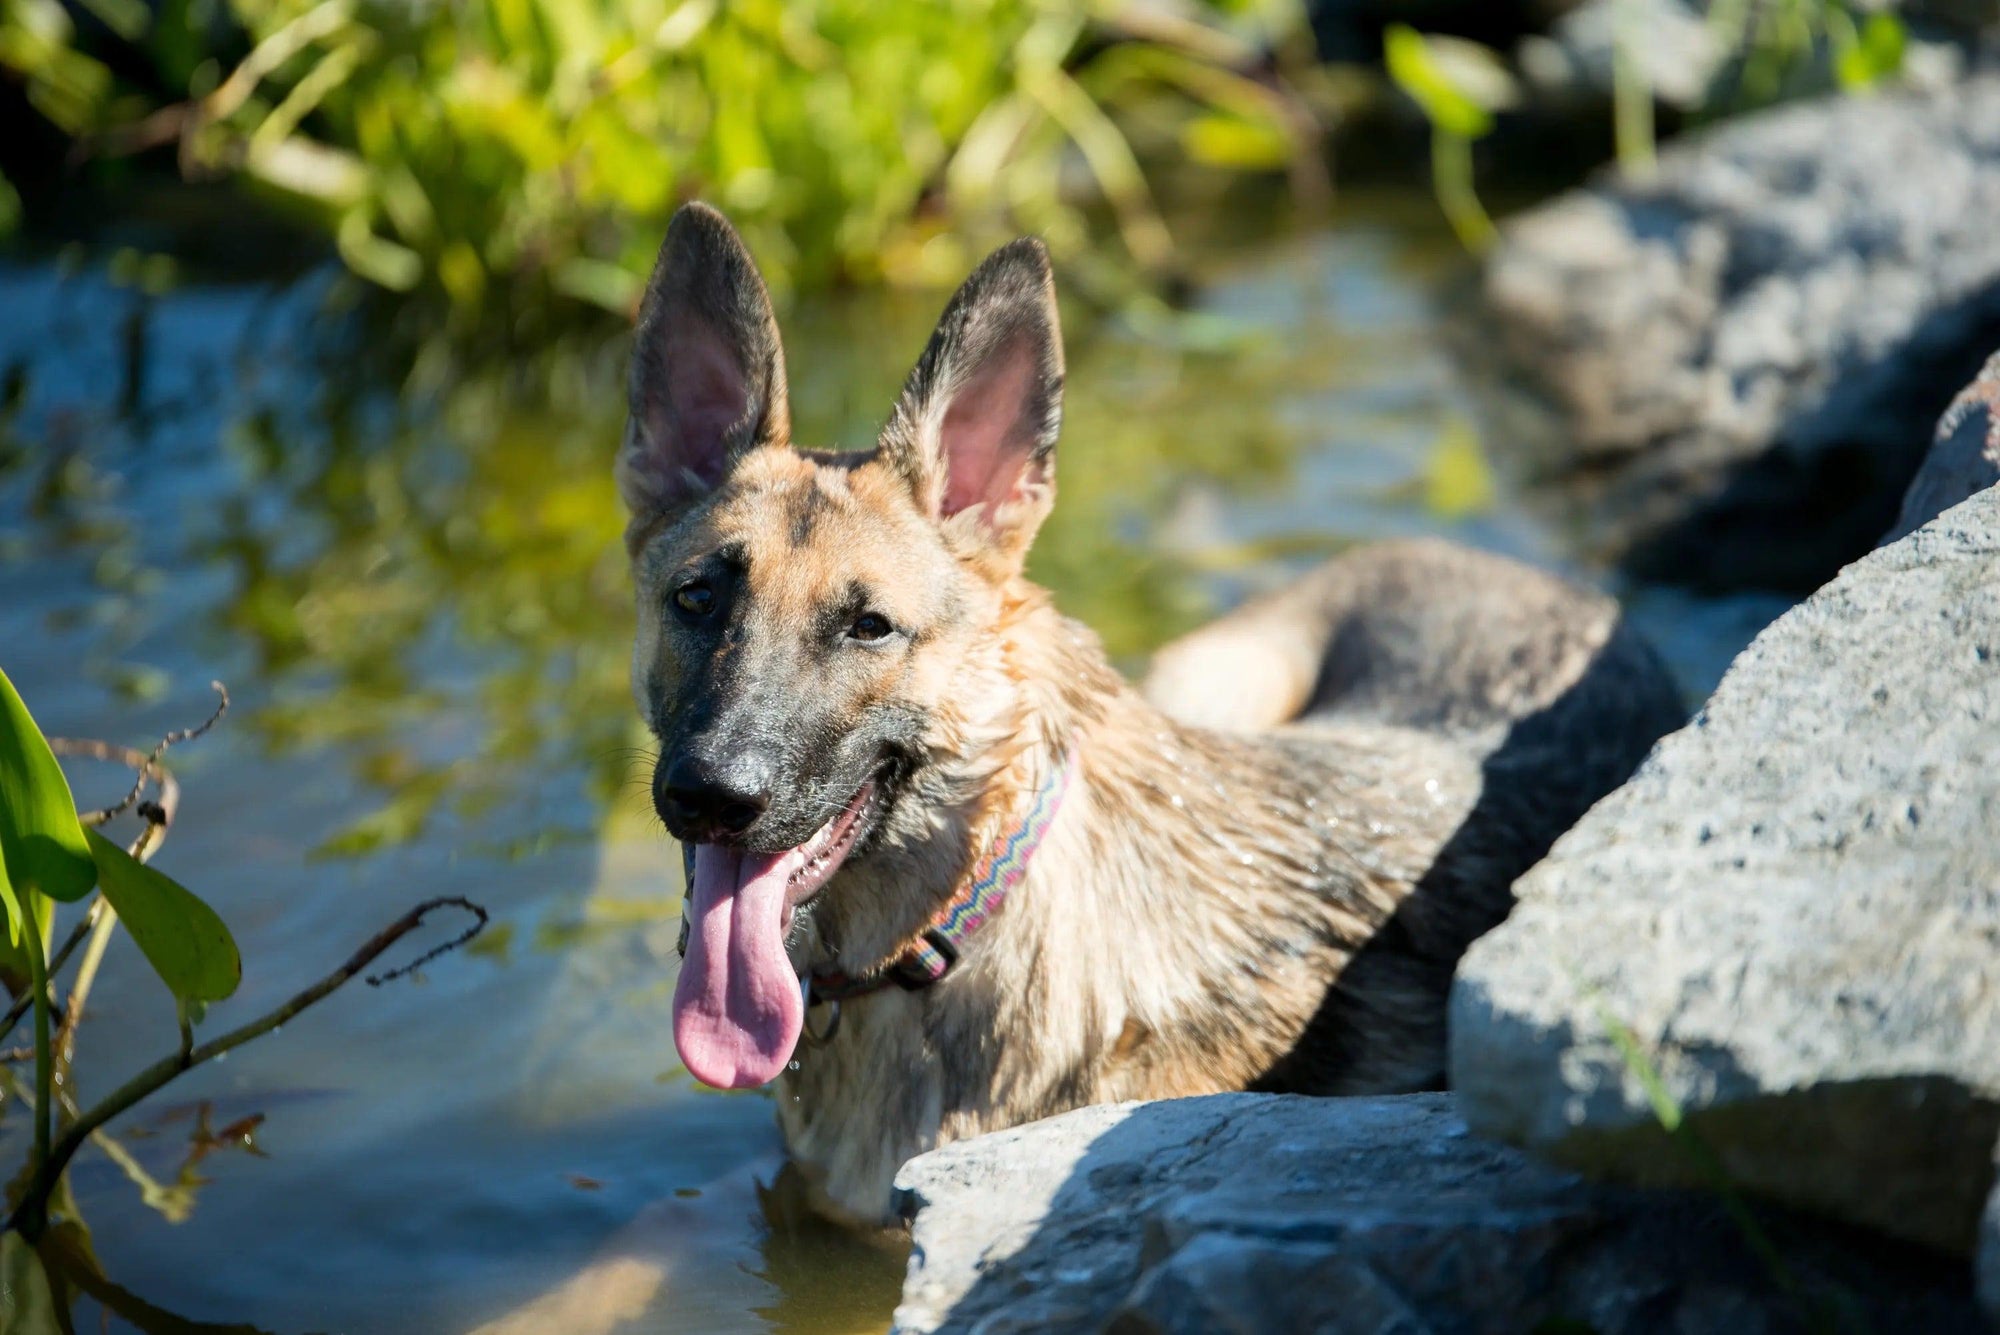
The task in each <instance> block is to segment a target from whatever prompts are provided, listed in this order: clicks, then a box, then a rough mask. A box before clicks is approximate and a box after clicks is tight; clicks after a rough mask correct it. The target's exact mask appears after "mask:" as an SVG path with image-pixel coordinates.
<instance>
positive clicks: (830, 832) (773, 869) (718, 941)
mask: <svg viewBox="0 0 2000 1335" xmlns="http://www.w3.org/2000/svg"><path fill="white" fill-rule="evenodd" d="M880 790H881V783H880V781H879V779H875V778H871V779H870V780H868V781H867V782H866V783H864V784H862V785H861V788H860V790H859V791H857V792H856V793H855V794H854V796H853V797H852V798H850V799H848V802H847V805H846V806H845V807H843V808H842V809H841V811H840V814H839V815H837V816H835V817H834V818H833V819H832V820H830V821H828V822H827V823H826V824H825V825H822V826H821V827H820V828H819V829H818V830H817V831H815V832H814V834H813V836H812V837H811V838H810V839H807V840H806V841H805V842H804V843H803V844H800V845H798V846H797V847H796V848H788V849H784V850H782V851H780V852H776V853H758V852H750V851H747V850H744V849H741V848H730V847H725V846H723V845H720V844H697V845H696V846H695V850H694V881H693V884H691V885H690V886H689V887H688V897H687V907H686V909H685V910H683V911H684V912H685V913H686V914H687V916H688V939H687V956H686V958H685V959H683V960H682V961H681V975H680V979H679V981H678V982H676V983H675V985H674V1046H675V1047H676V1048H678V1049H679V1050H680V1054H681V1062H682V1064H683V1065H685V1066H686V1067H687V1068H688V1071H689V1073H690V1074H692V1075H693V1076H694V1078H695V1079H697V1080H699V1081H701V1082H702V1083H703V1084H705V1085H713V1086H714V1087H716V1088H717V1089H749V1088H751V1087H753V1086H756V1085H761V1084H764V1083H765V1082H767V1081H769V1080H771V1079H772V1078H773V1077H775V1076H776V1075H777V1074H778V1072H780V1071H782V1070H783V1069H784V1067H785V1062H786V1061H787V1060H789V1059H790V1057H791V1055H792V1049H793V1047H794V1046H795V1045H796V1044H797V1043H798V1040H799V1030H800V1028H801V1027H802V1026H803V1025H804V1023H805V1001H804V999H803V998H802V997H801V995H800V992H799V978H798V974H797V973H795V972H794V971H793V969H792V962H791V958H790V956H789V955H787V953H786V951H785V937H786V934H787V933H788V932H789V931H790V930H791V925H792V916H793V914H794V913H796V912H797V911H798V910H799V909H800V908H801V907H803V906H805V905H808V904H810V903H811V902H812V901H813V899H814V898H815V897H817V896H818V894H819V892H820V891H821V889H823V888H824V887H825V885H826V883H827V882H828V881H829V880H831V879H832V878H833V874H834V873H835V872H837V871H839V870H840V867H841V864H842V863H843V862H845V861H846V860H847V858H848V855H849V854H851V853H852V852H853V851H854V849H855V847H856V845H857V844H858V843H859V842H860V841H861V840H863V839H865V838H866V837H867V835H868V833H869V831H870V829H871V828H872V826H873V823H874V821H875V820H876V818H877V817H878V816H879V814H880V804H881V799H880V797H879V793H880Z"/></svg>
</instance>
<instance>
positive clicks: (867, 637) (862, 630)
mask: <svg viewBox="0 0 2000 1335" xmlns="http://www.w3.org/2000/svg"><path fill="white" fill-rule="evenodd" d="M895 630H896V628H895V627H894V626H892V625H890V624H889V618H887V617H885V616H883V615H882V614H881V613H880V612H863V613H862V614H861V615H860V616H858V617H856V618H854V624H853V625H852V626H850V627H848V630H847V633H848V635H849V636H851V637H852V638H854V639H857V640H860V641H862V642H864V643H872V642H873V641H876V640H880V639H885V638H887V637H888V636H890V635H892V634H894V633H895Z"/></svg>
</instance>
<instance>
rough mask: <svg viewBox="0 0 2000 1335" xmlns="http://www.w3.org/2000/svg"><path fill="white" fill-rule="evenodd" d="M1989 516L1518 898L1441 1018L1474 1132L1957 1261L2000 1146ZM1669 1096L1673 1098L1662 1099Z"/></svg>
mask: <svg viewBox="0 0 2000 1335" xmlns="http://www.w3.org/2000/svg"><path fill="white" fill-rule="evenodd" d="M1996 761H2000V490H1988V491H1985V492H1982V493H1981V494H1979V495H1978V496H1976V497H1974V498H1973V499H1971V500H1969V501H1967V502H1965V503H1964V504H1962V505H1959V506H1958V507H1956V508H1955V509H1952V510H1949V511H1947V512H1946V513H1945V514H1944V515H1943V516H1941V517H1940V518H1938V519H1936V520H1934V521H1932V522H1931V523H1930V524H1929V525H1927V526H1925V527H1924V528H1922V529H1920V530H1918V531H1917V532H1916V533H1914V534H1912V535H1911V536H1910V537H1908V538H1905V539H1903V540H1902V541H1900V542H1897V543H1895V544H1893V545H1892V546H1889V547H1885V548H1883V549H1882V550H1881V551H1879V552H1876V553H1875V554H1874V555H1872V556H1869V557H1867V558H1866V559H1864V560H1862V561H1859V562H1857V563H1855V564H1854V565H1853V566H1851V567H1849V568H1848V569H1847V570H1846V571H1845V572H1843V573H1842V574H1841V575H1840V577H1839V578H1837V579H1836V580H1834V581H1833V582H1832V583H1831V584H1829V585H1828V586H1827V587H1826V588H1824V589H1822V590H1820V592H1819V593H1817V594H1815V595H1813V597H1811V598H1810V599H1808V600H1807V601H1806V602H1804V603H1802V604H1801V605H1800V606H1798V607H1796V608H1794V609H1793V610H1792V611H1790V612H1788V613H1786V614H1785V615H1784V616H1783V617H1781V618H1779V619H1778V620H1777V621H1776V622H1774V623H1773V624H1772V625H1771V626H1770V628H1769V629H1767V630H1766V631H1765V632H1764V633H1763V634H1762V635H1760V636H1759V637H1758V638H1757V639H1756V640H1755V641H1754V642H1753V643H1752V644H1751V646H1750V647H1749V649H1747V650H1746V651H1745V652H1744V653H1743V655H1742V656H1741V657H1740V658H1739V659H1738V660H1737V661H1736V663H1735V665H1734V666H1732V667H1731V668H1730V670H1729V672H1728V674H1727V675H1726V676H1725V677H1724V678H1723V680H1722V683H1721V685H1720V686H1719V687H1718V688H1717V690H1716V692H1715V695H1714V697H1713V698H1712V699H1711V700H1710V701H1709V702H1708V705H1707V706H1706V707H1705V708H1704V709H1703V710H1702V712H1701V713H1700V714H1698V715H1697V716H1696V717H1695V719H1694V721H1693V722H1692V723H1690V724H1689V725H1688V726H1687V727H1686V728H1685V729H1683V730H1682V731H1680V732H1678V733H1675V734H1674V735H1672V736H1671V737H1668V738H1667V739H1666V740H1664V741H1663V742H1661V743H1660V745H1659V747H1658V748H1657V749H1656V750H1655V751H1654V753H1653V755H1652V756H1651V758H1649V759H1648V760H1647V761H1646V763H1645V764H1644V765H1643V766H1642V767H1641V768H1640V770H1639V772H1638V774H1637V775H1635V776H1634V777H1633V779H1632V781H1631V782H1630V783H1628V784H1627V785H1626V786H1625V787H1624V788H1622V789H1620V790H1619V791H1618V792H1616V793H1614V794H1612V795H1611V796H1610V797H1609V798H1606V799H1605V800H1604V801H1603V802H1601V803H1599V804H1598V805H1597V806H1596V807H1594V808H1593V809H1592V810H1591V812H1590V814H1589V815H1588V816H1586V817H1585V818H1584V819H1583V821H1582V822H1581V823H1580V824H1579V825H1578V826H1577V827H1576V828H1575V829H1573V830H1572V831H1571V832H1570V833H1569V834H1568V835H1566V836H1564V837H1563V839H1562V840H1561V841H1560V842H1558V843H1557V844H1556V846H1555V849H1554V851H1553V852H1552V853H1551V854H1550V856H1549V858H1548V859H1547V860H1546V861H1544V862H1543V863H1542V864H1541V865H1540V866H1539V867H1537V868H1536V869H1535V870H1534V871H1532V872H1530V873H1529V874H1528V875H1527V876H1526V877H1524V878H1523V879H1522V880H1521V881H1520V882H1519V883H1518V884H1517V885H1516V887H1515V890H1516V894H1517V897H1518V900H1519V903H1518V905H1517V907H1516V908H1515V910H1514V913H1513V916H1512V917H1510V918H1509V919H1508V921H1507V922H1506V923H1505V924H1504V925H1503V926H1502V927H1500V928H1499V929H1497V930H1496V931H1494V932H1492V933H1491V934H1489V935H1488V936H1486V937H1484V938H1482V939H1481V940H1480V941H1478V942H1476V943H1475V944H1474V945H1473V947H1472V949H1471V950H1470V951H1469V952H1468V953H1467V955H1466V957H1465V959H1464V960H1463V961H1462V963H1461V965H1460V968H1459V973H1458V977H1457V982H1456V984H1455V985H1454V988H1453V991H1452V997H1451V1009H1450V1027H1451V1055H1450V1061H1451V1080H1452V1084H1453V1087H1454V1088H1455V1089H1457V1090H1458V1091H1459V1094H1460V1097H1461V1098H1462V1099H1463V1106H1464V1109H1465V1115H1466V1118H1467V1120H1468V1121H1469V1122H1470V1123H1471V1124H1472V1125H1473V1127H1474V1128H1475V1129H1477V1130H1479V1131H1481V1132H1482V1133H1485V1134H1490V1135H1493V1136H1496V1137H1499V1138H1502V1139H1505V1140H1508V1141H1511V1142H1514V1143H1516V1144H1521V1145H1526V1146H1531V1147H1534V1148H1535V1149H1538V1150H1541V1151H1543V1152H1545V1153H1547V1154H1549V1155H1550V1156H1551V1157H1553V1158H1555V1159H1557V1160H1558V1161H1561V1162H1564V1163H1568V1164H1571V1165H1575V1166H1579V1167H1583V1168H1587V1169H1590V1170H1592V1171H1594V1172H1600V1173H1606V1174H1615V1175H1618V1176H1621V1177H1624V1178H1627V1179H1630V1180H1634V1181H1639V1182H1647V1183H1663V1182H1699V1181H1703V1180H1705V1179H1704V1173H1705V1171H1706V1169H1705V1165H1704V1163H1703V1155H1702V1153H1694V1154H1689V1153H1683V1152H1681V1149H1680V1148H1678V1147H1677V1146H1676V1145H1675V1144H1673V1143H1671V1142H1670V1138H1669V1137H1668V1135H1667V1134H1666V1133H1665V1132H1664V1131H1663V1130H1662V1129H1661V1122H1660V1118H1659V1116H1658V1115H1657V1111H1656V1102H1657V1100H1656V1097H1655V1096H1656V1095H1657V1096H1658V1097H1662V1098H1664V1099H1666V1100H1668V1101H1670V1102H1671V1104H1672V1105H1673V1107H1674V1108H1676V1109H1678V1112H1679V1114H1680V1115H1681V1116H1682V1117H1684V1118H1685V1119H1686V1120H1685V1128H1686V1132H1687V1133H1691V1135H1692V1136H1693V1138H1694V1139H1696V1140H1698V1141H1699V1142H1702V1143H1703V1144H1705V1145H1706V1146H1707V1151H1706V1152H1707V1153H1711V1154H1712V1155H1713V1156H1714V1157H1715V1159H1717V1160H1719V1163H1720V1167H1721V1169H1722V1170H1723V1171H1724V1172H1726V1173H1727V1174H1728V1176H1729V1177H1730V1178H1731V1179H1733V1180H1734V1181H1736V1182H1738V1183H1740V1184H1742V1185H1743V1186H1745V1187H1748V1188H1751V1189H1753V1190H1755V1191H1758V1192H1762V1193H1764V1194H1766V1195H1768V1196H1770V1197H1773V1198H1776V1199H1779V1200H1783V1201H1787V1202H1789V1203H1792V1204H1795V1205H1799V1206H1805V1207H1810V1208H1812V1209H1815V1210H1820V1211H1826V1212H1829V1213H1832V1214H1835V1215H1838V1216H1842V1217H1845V1218H1847V1219H1849V1220H1852V1221H1855V1222H1858V1223H1862V1224H1867V1225H1871V1226H1874V1227H1877V1228H1880V1229H1882V1230H1884V1231H1886V1232H1888V1233H1892V1234H1897V1235H1900V1236H1902V1237H1905V1238H1910V1239H1913V1240H1916V1241H1920V1242H1924V1243H1927V1244H1930V1245H1933V1246H1937V1247H1943V1248H1949V1249H1952V1250H1955V1251H1958V1252H1960V1253H1964V1252H1969V1251H1970V1250H1971V1249H1972V1246H1973V1236H1974V1228H1975V1221H1976V1220H1977V1218H1978V1216H1979V1212H1980V1208H1981V1206H1982V1203H1983V1202H1984V1200H1985V1198H1986V1194H1987V1191H1988V1189H1989V1188H1990V1187H1991V1186H1992V1183H1993V1146H1994V1142H1995V1139H1996V1133H2000V764H1996ZM1649 1082H1656V1088H1654V1089H1652V1090H1650V1091H1649V1087H1648V1086H1649Z"/></svg>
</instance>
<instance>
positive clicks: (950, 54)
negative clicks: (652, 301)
mask: <svg viewBox="0 0 2000 1335" xmlns="http://www.w3.org/2000/svg"><path fill="white" fill-rule="evenodd" d="M224 2H226V13H217V12H215V11H216V2H215V0H211V3H208V4H204V3H202V0H163V3H161V4H159V5H158V6H157V7H154V8H153V9H151V11H150V12H149V9H148V6H146V5H144V4H142V3H140V2H139V0H88V5H89V8H90V10H91V12H92V14H93V15H94V17H95V18H97V19H99V20H101V21H102V23H103V26H104V27H106V28H107V29H109V30H110V32H112V33H114V34H115V35H116V38H117V40H118V41H119V42H121V43H123V46H124V49H123V55H124V60H123V61H122V62H121V63H120V68H123V67H124V65H127V64H130V63H132V61H133V59H134V58H135V57H136V58H140V59H141V63H143V64H144V65H146V66H147V67H149V68H150V70H151V72H152V77H153V80H154V82H155V84H156V85H157V87H159V88H162V89H165V90H167V94H166V95H165V96H164V97H161V96H155V97H153V98H152V99H150V101H149V100H147V99H144V98H135V97H134V96H133V95H132V92H131V90H130V89H127V88H124V87H123V86H122V85H121V84H120V82H119V80H118V79H115V78H114V77H113V76H112V74H111V65H110V64H107V63H105V62H102V61H100V60H98V59H97V58H96V57H94V56H92V55H88V54H85V53H84V49H83V46H82V45H79V43H78V41H77V40H76V36H77V34H76V28H75V24H74V23H73V22H72V20H71V18H70V16H69V13H68V11H66V10H65V9H64V7H63V5H62V3H61V2H60V0H0V65H4V66H5V67H7V68H8V69H11V70H12V71H14V72H15V73H16V74H17V75H18V76H19V77H21V78H22V79H23V80H25V82H26V84H27V87H28V91H29V97H30V100H31V102H32V103H33V105H34V106H35V107H36V108H37V109H38V110H39V111H40V112H41V113H42V114H43V115H45V116H46V117H47V118H48V119H49V120H50V121H52V122H53V123H54V124H55V125H56V126H58V127H59V128H61V129H62V130H63V131H64V132H66V133H67V134H69V135H72V136H74V137H76V138H77V139H78V141H79V142H80V143H81V144H83V145H84V146H85V147H86V148H87V151H89V152H90V153H93V154H99V155H116V154H119V153H125V152H134V151H142V150H146V149H154V148H160V147H164V146H167V145H177V147H178V151H179V155H180V164H181V167H182V169H183V171H184V172H185V173H186V174H188V175H190V176H195V177H201V176H218V175H219V176H229V177H241V178H246V179H248V180H250V181H254V182H256V183H257V184H258V185H260V186H261V187H263V188H266V189H268V190H272V191H276V192H279V193H281V194H282V195H284V196H286V197H288V198H290V199H292V200H295V201H302V202H303V203H304V204H305V205H306V206H308V207H309V209H310V210H311V211H312V212H313V213H314V214H315V215H316V216H317V217H318V218H320V219H322V220H323V221H324V223H325V225H326V226H327V227H328V228H329V229H330V230H331V232H332V234H333V236H334V238H335V240H336V243H337V245H338V247H339V250H340V254H341V256H342V257H343V258H344V259H345V261H346V262H347V264H348V265H349V267H350V268H352V269H353V270H354V271H355V272H357V273H359V274H361V275H363V276H365V277H366V278H368V279H370V280H372V281H373V282H375V283H377V284H379V285H381V286H383V287H386V288H390V289H394V290H398V291H409V290H413V289H419V288H421V289H427V290H430V291H433V292H436V293H439V294H442V295H443V296H445V297H446V298H448V300H449V303H450V305H451V307H452V308H453V309H454V310H455V311H458V312H461V313H463V314H464V316H466V317H468V318H469V317H472V316H475V315H477V314H479V313H480V312H481V310H482V308H484V307H486V306H488V305H490V304H493V303H495V302H503V303H507V304H509V305H513V306H519V307H520V308H522V309H534V308H536V306H537V303H545V302H546V301H547V300H548V299H549V298H551V297H556V298H569V299H580V300H582V301H586V302H589V303H593V304H595V305H598V306H602V307H607V308H611V309H614V310H624V309H626V308H629V307H630V306H631V305H632V304H633V303H634V301H635V299H636V295H637V291H638V288H639V285H640V284H641V283H642V282H643V279H644V275H645V273H646V272H647V271H648V269H649V268H650V265H651V260H652V253H653V249H654V247H655V246H656V245H657V244H658V240H659V237H660V235H661V232H662V230H663V227H664V224H665V221H666V219H667V217H668V215H670V214H671V213H672V211H673V210H674V208H675V207H676V206H677V205H679V204H680V203H681V202H682V201H684V200H686V199H689V198H693V197H696V196H700V197H703V198H706V199H708V200H710V201H712V202H714V203H716V204H718V205H719V206H721V207H723V208H724V209H726V210H727V211H728V212H729V213H730V215H731V217H732V218H733V219H734V220H735V221H736V223H737V224H738V226H739V227H740V228H741V229H742V230H743V231H744V232H745V234H746V236H747V237H748V239H749V241H750V243H751V245H752V248H753V249H754V250H755V251H756V253H757V256H758V258H759V260H760V261H761V263H762V264H763V266H764V268H765V271H766V273H767V275H769V276H770V278H771V279H772V281H773V283H774V285H775V286H777V287H779V288H780V289H783V288H785V287H788V286H793V285H808V286H817V285H823V284H826V283H829V282H834V281H839V280H844V279H857V280H862V281H871V280H877V279H884V278H886V279H888V280H891V281H898V282H912V283H921V284H936V283H941V282H945V281H949V280H951V279H953V278H956V277H957V276H958V275H959V274H961V273H963V272H964V270H965V268H966V267H967V266H968V264H969V263H970V261H971V259H972V258H974V257H975V255H974V252H975V251H976V250H977V249H978V248H982V247H984V246H985V245H987V244H989V243H991V242H993V241H995V240H998V239H1002V238H1003V237H1004V236H1005V235H1011V234H1014V233H1016V232H1019V231H1022V230H1032V231H1036V232H1039V233H1040V234H1042V235H1043V236H1044V237H1045V238H1046V239H1047V240H1048V241H1049V242H1050V244H1051V245H1052V246H1053V247H1055V248H1056V250H1057V251H1058V253H1059V254H1065V255H1069V256H1071V257H1072V258H1076V257H1080V256H1081V254H1082V252H1083V250H1084V242H1085V240H1086V238H1087V236H1088V235H1090V228H1089V225H1088V216H1087V215H1088V214H1089V212H1090V211H1091V210H1093V209H1100V208H1101V209H1103V210H1104V211H1105V212H1107V213H1108V214H1109V216H1110V220H1111V221H1112V223H1113V224H1114V225H1115V230H1116V232H1117V233H1118V235H1119V236H1120V237H1121V238H1122V240H1123V243H1124V258H1125V260H1126V261H1129V263H1127V264H1125V265H1124V266H1123V267H1125V268H1126V269H1128V270H1130V269H1131V268H1133V267H1134V266H1136V269H1137V270H1138V271H1141V272H1144V271H1157V270H1159V269H1161V268H1162V267H1164V266H1165V265H1166V264H1167V263H1168V261H1169V259H1170V255H1171V243H1170V241H1169V239H1168V236H1167V232H1166V229H1165V226H1164V224H1163V223H1162V221H1161V219H1160V216H1159V214H1158V212H1157V210H1156V209H1155V207H1154V204H1153V201H1152V192H1151V190H1150V188H1149V185H1148V182H1147V179H1146V177H1145V175H1144V173H1143V171H1142V169H1141V167H1140V160H1139V156H1138V154H1137V153H1136V152H1135V150H1134V147H1133V144H1132V140H1131V134H1132V133H1133V132H1134V131H1135V130H1136V132H1137V133H1140V134H1142V135H1160V134H1168V135H1172V136H1174V137H1175V142H1176V144H1177V146H1178V148H1179V149H1180V150H1182V151H1183V152H1184V153H1185V154H1186V155H1187V156H1189V157H1190V158H1192V159H1193V160H1195V161H1197V162H1204V163H1207V164H1210V165H1212V166H1215V167H1218V168H1222V169H1226V170H1232V171H1241V170H1254V171H1273V170H1281V169H1284V168H1286V167H1287V165H1288V164H1290V165H1293V166H1294V167H1296V168H1298V169H1299V170H1302V171H1310V170H1311V167H1309V166H1306V165H1304V164H1316V163H1317V153H1316V150H1315V145H1314V133H1315V130H1314V121H1313V117H1312V116H1311V115H1310V113H1308V112H1307V111H1306V110H1305V107H1304V103H1303V102H1302V100H1301V98H1300V96H1299V95H1298V94H1297V93H1296V92H1295V91H1294V90H1292V89H1291V87H1290V86H1289V85H1288V83H1287V81H1286V79H1285V77H1284V71H1285V69H1286V68H1287V64H1288V60H1289V57H1288V55H1287V53H1288V52H1298V51H1302V49H1303V48H1301V47H1300V46H1299V42H1300V41H1302V40H1304V39H1303V37H1302V32H1303V23H1302V18H1301V16H1300V13H1299V10H1298V8H1297V4H1296V0H1230V2H1229V3H1226V4H1217V5H1211V6H1203V7H1197V8H1192V9H1189V10H1187V11H1185V13H1183V12H1182V11H1178V10H1169V9H1166V8H1163V7H1158V6H1144V7H1136V6H1135V7H1127V6H1125V5H1123V4H1118V3H1111V2H1108V0H732V3H728V4H723V3H720V0H465V2H464V3H451V4H446V3H441V2H439V0H417V2H416V3H410V2H409V0H224ZM1301 58H1302V59H1303V57H1301ZM1308 64H1309V62H1308ZM4 206H5V205H4V203H0V207H4Z"/></svg>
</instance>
